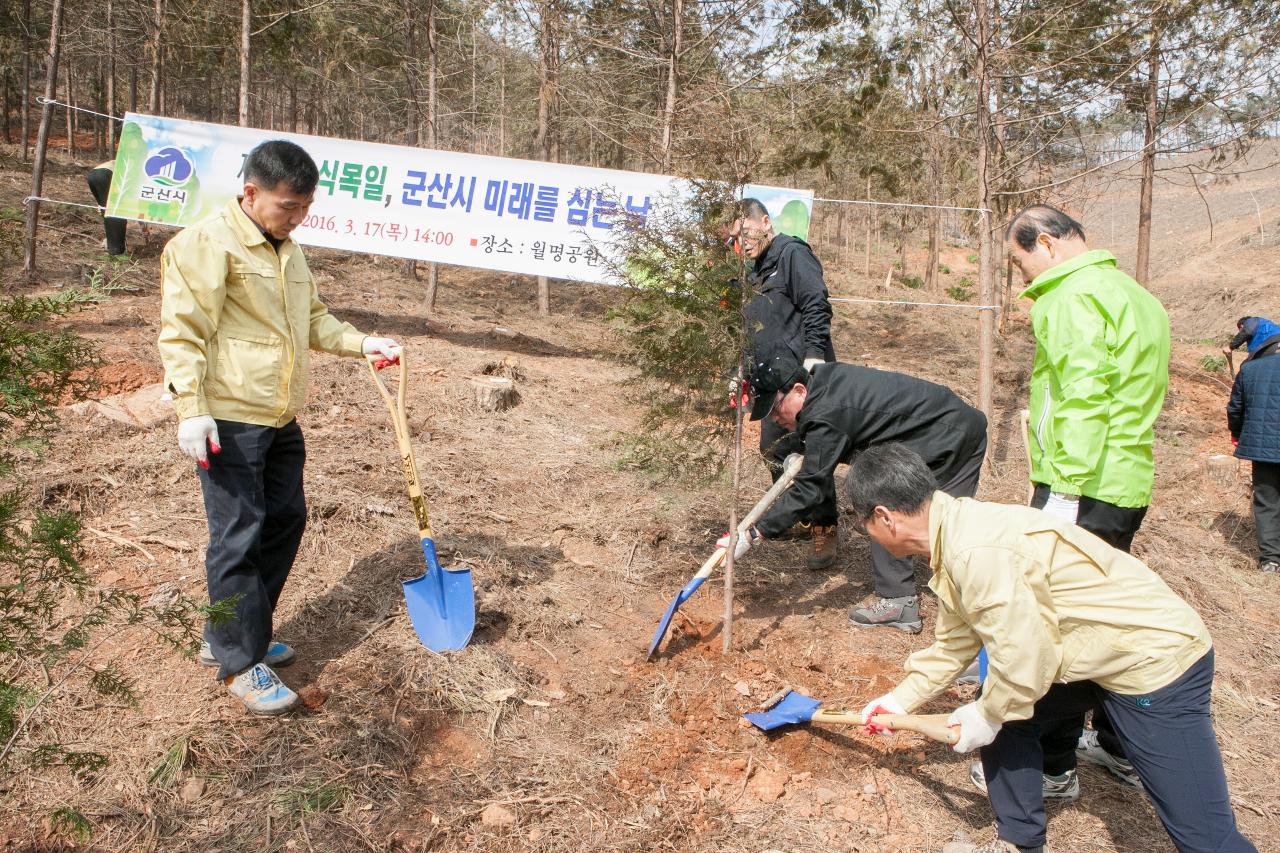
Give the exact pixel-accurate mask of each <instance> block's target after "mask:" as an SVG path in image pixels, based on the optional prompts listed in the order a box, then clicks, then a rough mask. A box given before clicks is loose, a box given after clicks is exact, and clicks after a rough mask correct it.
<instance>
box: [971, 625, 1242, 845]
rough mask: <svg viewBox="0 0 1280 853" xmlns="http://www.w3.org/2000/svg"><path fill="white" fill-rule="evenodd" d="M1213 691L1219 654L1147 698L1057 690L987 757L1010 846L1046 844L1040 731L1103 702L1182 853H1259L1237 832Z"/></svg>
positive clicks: (1090, 686) (985, 766)
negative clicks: (1212, 707)
mask: <svg viewBox="0 0 1280 853" xmlns="http://www.w3.org/2000/svg"><path fill="white" fill-rule="evenodd" d="M1212 687H1213V650H1212V649H1211V650H1210V651H1209V652H1208V653H1207V654H1206V655H1205V656H1204V657H1202V658H1201V659H1200V660H1199V661H1197V662H1196V663H1195V664H1193V665H1192V666H1191V667H1190V668H1189V669H1188V670H1187V671H1186V672H1184V673H1183V674H1182V675H1181V676H1179V677H1178V678H1176V679H1175V680H1174V681H1173V682H1172V683H1170V684H1168V685H1166V686H1165V687H1162V688H1160V689H1159V690H1156V691H1154V692H1152V693H1147V694H1144V695H1139V696H1130V695H1124V694H1120V693H1112V692H1111V691H1109V690H1104V689H1102V688H1101V687H1099V686H1098V685H1096V684H1094V683H1093V682H1092V681H1079V682H1075V683H1072V684H1055V685H1053V686H1052V687H1050V688H1049V692H1048V693H1046V694H1045V695H1044V696H1043V697H1042V698H1041V699H1040V701H1039V702H1037V703H1036V705H1035V712H1034V714H1033V715H1032V717H1031V719H1029V720H1019V721H1017V722H1012V723H1005V724H1004V726H1003V727H1002V728H1001V729H1000V733H999V734H998V735H996V739H995V741H993V742H992V743H991V744H990V745H988V746H985V747H983V748H982V750H981V755H982V770H983V773H984V774H985V775H986V779H987V795H988V796H989V797H990V798H991V808H992V809H993V810H994V811H995V813H996V826H997V829H998V831H999V835H1000V838H1002V839H1004V840H1005V841H1009V842H1012V843H1014V844H1017V845H1018V846H1020V847H1038V846H1041V845H1043V844H1044V843H1045V814H1044V797H1043V795H1042V793H1041V781H1040V776H1041V770H1042V768H1043V766H1044V755H1043V752H1042V751H1041V746H1040V734H1041V732H1040V730H1041V728H1042V727H1044V726H1046V725H1050V726H1051V725H1053V724H1055V723H1057V722H1058V720H1059V719H1060V718H1061V717H1062V716H1070V715H1073V714H1081V713H1083V712H1084V711H1085V710H1086V709H1088V708H1090V707H1093V706H1094V704H1095V703H1100V704H1101V705H1102V707H1104V708H1105V709H1106V711H1107V714H1108V716H1109V718H1110V719H1111V722H1112V724H1113V725H1114V726H1115V729H1116V734H1117V736H1118V737H1119V739H1120V741H1121V743H1123V744H1124V747H1125V753H1126V754H1127V755H1128V757H1129V761H1130V762H1132V763H1133V768H1134V770H1136V771H1137V773H1138V776H1139V777H1140V778H1141V779H1142V784H1143V786H1144V788H1145V789H1146V793H1147V796H1148V797H1149V798H1150V799H1151V804H1152V805H1153V806H1155V809H1156V814H1157V815H1159V817H1160V822H1161V823H1163V824H1164V828H1165V830H1166V831H1167V832H1168V833H1169V836H1170V837H1171V838H1172V839H1173V843H1174V845H1175V846H1176V847H1177V848H1178V850H1179V851H1181V852H1182V853H1257V848H1256V847H1254V846H1253V844H1251V843H1250V842H1249V841H1248V840H1247V839H1246V838H1245V837H1244V836H1243V835H1241V834H1240V831H1239V830H1238V829H1236V818H1235V813H1234V812H1233V811H1232V809H1231V800H1230V796H1229V794H1228V792H1227V777H1226V774H1225V772H1224V771H1223V769H1222V756H1221V755H1220V754H1219V752H1218V740H1217V737H1216V736H1215V735H1214V731H1213V722H1212V720H1211V719H1210V717H1209V700H1210V694H1211V692H1212Z"/></svg>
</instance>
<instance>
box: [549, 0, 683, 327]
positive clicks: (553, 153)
mask: <svg viewBox="0 0 1280 853" xmlns="http://www.w3.org/2000/svg"><path fill="white" fill-rule="evenodd" d="M677 2H679V0H677ZM559 14H560V10H559V8H558V5H557V2H556V0H543V2H542V4H541V9H540V10H539V16H540V19H541V20H540V21H539V26H538V138H537V143H538V150H539V152H541V154H542V159H543V160H544V161H545V162H548V163H551V162H554V161H555V160H556V159H558V156H557V155H558V154H559V150H558V149H559V145H558V143H557V137H558V136H559V133H558V131H559V128H558V127H557V110H556V106H557V97H558V93H557V87H558V86H559V82H560V38H559V34H558V32H557V31H556V18H557V16H558V15H559ZM538 314H539V315H540V316H542V317H549V316H551V281H550V280H549V279H548V278H547V277H546V276H545V275H540V276H538Z"/></svg>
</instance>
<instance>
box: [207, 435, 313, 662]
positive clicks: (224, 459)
mask: <svg viewBox="0 0 1280 853" xmlns="http://www.w3.org/2000/svg"><path fill="white" fill-rule="evenodd" d="M217 424H218V438H219V440H220V441H221V443H222V452H221V453H218V454H210V456H209V470H207V471H205V470H202V469H197V470H198V472H199V474H200V485H201V487H202V489H203V491H204V511H205V515H206V516H207V518H208V522H209V548H208V550H207V551H206V552H205V574H206V578H207V581H208V585H209V601H210V603H216V602H219V601H223V600H225V599H228V598H235V599H236V603H235V617H234V618H233V619H231V620H230V621H228V622H226V623H224V624H222V625H217V626H214V625H212V624H208V625H206V626H205V631H204V636H205V639H206V640H207V641H208V642H209V645H210V647H211V648H212V650H213V656H214V657H215V658H217V659H218V663H219V664H220V666H219V669H218V678H226V677H227V676H229V675H236V674H237V673H240V672H243V671H244V670H246V669H248V668H249V667H251V666H253V665H254V664H257V663H260V662H261V661H262V659H263V658H264V657H266V654H267V648H268V647H269V646H270V645H271V631H272V614H273V613H274V612H275V608H276V602H278V601H279V600H280V591H281V590H282V589H284V582H285V580H286V579H287V578H288V577H289V570H290V569H292V568H293V560H294V557H296V556H297V554H298V545H299V543H301V541H302V530H303V528H304V527H305V526H306V523H307V505H306V500H305V498H304V496H303V493H302V467H303V463H304V462H305V461H306V448H305V446H304V444H303V440H302V428H301V427H299V426H298V422H297V421H296V420H294V421H290V422H289V423H287V424H285V425H284V426H282V427H280V428H278V429H277V428H275V427H264V426H255V425H253V424H243V423H237V422H235V421H223V420H219V421H217Z"/></svg>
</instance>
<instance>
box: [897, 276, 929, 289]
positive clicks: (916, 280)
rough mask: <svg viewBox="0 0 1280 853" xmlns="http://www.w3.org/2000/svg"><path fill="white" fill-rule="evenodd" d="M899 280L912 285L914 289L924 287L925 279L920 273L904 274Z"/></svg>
mask: <svg viewBox="0 0 1280 853" xmlns="http://www.w3.org/2000/svg"><path fill="white" fill-rule="evenodd" d="M898 281H900V282H902V283H903V284H905V285H906V286H907V287H910V288H911V289H912V290H919V289H920V288H922V287H924V279H923V278H921V277H920V276H918V275H903V276H899V277H898Z"/></svg>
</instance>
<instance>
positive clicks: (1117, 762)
mask: <svg viewBox="0 0 1280 853" xmlns="http://www.w3.org/2000/svg"><path fill="white" fill-rule="evenodd" d="M1076 757H1077V758H1082V759H1084V760H1085V761H1088V762H1090V763H1093V764H1098V765H1101V766H1102V767H1105V768H1106V769H1107V772H1108V773H1110V774H1111V775H1112V776H1113V777H1114V778H1115V780H1116V781H1117V782H1120V783H1121V784H1123V785H1128V786H1130V787H1132V788H1141V787H1142V780H1141V779H1140V778H1138V771H1136V770H1134V769H1133V765H1132V764H1130V763H1129V762H1128V761H1126V760H1125V759H1123V758H1117V757H1115V756H1114V755H1112V754H1111V753H1109V752H1107V751H1106V750H1105V749H1103V748H1102V744H1101V743H1100V742H1099V741H1098V733H1097V732H1095V731H1094V730H1093V729H1085V730H1084V734H1082V735H1080V740H1079V742H1078V743H1076Z"/></svg>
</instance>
